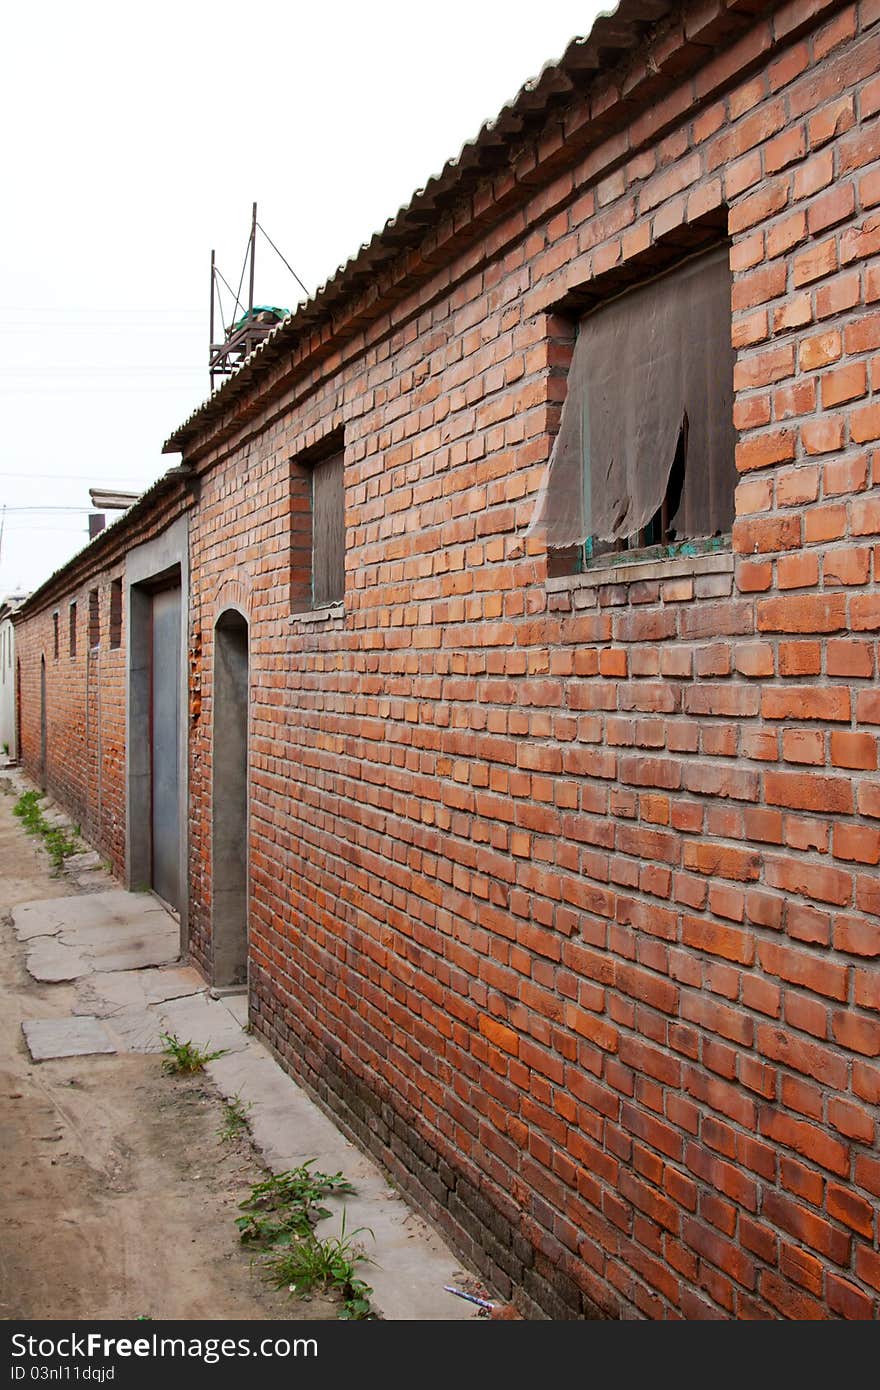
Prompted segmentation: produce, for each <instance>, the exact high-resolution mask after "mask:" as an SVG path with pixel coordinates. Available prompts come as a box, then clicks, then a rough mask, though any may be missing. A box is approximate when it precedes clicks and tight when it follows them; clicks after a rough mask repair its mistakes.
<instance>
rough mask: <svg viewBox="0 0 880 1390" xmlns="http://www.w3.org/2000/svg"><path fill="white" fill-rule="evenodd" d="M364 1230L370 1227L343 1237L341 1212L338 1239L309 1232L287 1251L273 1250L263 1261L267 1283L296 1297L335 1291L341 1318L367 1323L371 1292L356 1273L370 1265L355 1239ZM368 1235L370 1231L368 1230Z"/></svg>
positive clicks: (369, 1313) (296, 1240)
mask: <svg viewBox="0 0 880 1390" xmlns="http://www.w3.org/2000/svg"><path fill="white" fill-rule="evenodd" d="M366 1230H369V1228H368V1227H366V1226H359V1227H358V1229H357V1230H355V1231H352V1232H351V1233H350V1234H348V1235H346V1231H345V1213H344V1212H343V1214H342V1228H341V1231H340V1234H339V1235H338V1236H330V1237H327V1238H326V1239H325V1240H319V1239H318V1237H317V1236H316V1235H315V1233H314V1231H312V1232H310V1233H309V1234H308V1235H306V1236H304V1237H301V1238H299V1239H294V1240H293V1241H292V1242H291V1244H290V1245H289V1246H288V1247H287V1248H286V1249H279V1250H274V1251H273V1252H272V1253H271V1254H270V1255H268V1256H267V1257H266V1260H265V1267H266V1273H267V1277H268V1279H269V1281H270V1283H272V1284H274V1286H275V1287H276V1288H278V1289H283V1288H285V1287H286V1288H287V1289H288V1290H289V1291H290V1292H291V1293H295V1294H307V1293H311V1292H312V1291H313V1290H319V1291H320V1292H323V1293H326V1292H327V1291H328V1290H331V1289H336V1290H338V1291H339V1292H340V1293H341V1294H342V1299H343V1304H342V1312H341V1313H340V1317H341V1318H344V1319H346V1320H349V1321H354V1320H366V1319H367V1318H369V1317H370V1316H371V1311H372V1310H371V1307H370V1294H371V1293H372V1292H373V1290H372V1288H371V1287H370V1285H369V1284H367V1283H365V1282H364V1280H363V1279H359V1278H358V1277H357V1276H356V1274H355V1266H356V1265H358V1264H361V1263H364V1262H367V1263H369V1256H368V1255H367V1253H366V1251H365V1250H364V1247H363V1245H361V1244H360V1242H359V1241H358V1240H357V1239H356V1237H357V1236H359V1235H360V1234H361V1232H362V1231H366ZM369 1234H370V1235H372V1234H373V1232H372V1231H369Z"/></svg>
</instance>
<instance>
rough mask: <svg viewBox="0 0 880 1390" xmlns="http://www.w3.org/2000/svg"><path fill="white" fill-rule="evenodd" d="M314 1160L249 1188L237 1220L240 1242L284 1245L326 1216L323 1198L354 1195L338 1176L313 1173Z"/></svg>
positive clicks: (351, 1189)
mask: <svg viewBox="0 0 880 1390" xmlns="http://www.w3.org/2000/svg"><path fill="white" fill-rule="evenodd" d="M314 1161H315V1160H314V1159H309V1161H308V1162H307V1163H303V1164H301V1166H300V1167H299V1168H290V1169H288V1170H287V1172H285V1173H275V1174H273V1175H272V1176H271V1177H269V1178H266V1180H265V1181H264V1182H258V1183H256V1184H255V1185H254V1187H252V1188H251V1194H250V1196H249V1197H248V1198H246V1199H245V1201H243V1202H242V1203H240V1206H239V1210H240V1211H244V1212H247V1215H246V1216H239V1217H238V1218H237V1219H236V1223H235V1224H236V1226H237V1227H238V1234H239V1236H240V1238H241V1239H242V1240H243V1241H248V1242H249V1243H251V1244H257V1245H287V1244H289V1243H290V1241H291V1240H293V1239H294V1238H300V1237H302V1236H306V1235H309V1234H310V1233H311V1230H312V1227H313V1226H314V1225H315V1224H316V1222H318V1221H320V1220H322V1218H323V1217H325V1216H329V1215H330V1212H329V1210H328V1208H327V1207H325V1206H323V1205H322V1203H323V1199H324V1198H325V1197H329V1196H330V1195H331V1194H335V1195H337V1196H342V1195H347V1194H349V1193H352V1192H354V1188H353V1187H352V1185H351V1183H350V1182H349V1181H348V1179H347V1178H344V1177H343V1176H342V1174H341V1173H332V1174H331V1173H313V1172H312V1171H311V1167H312V1164H313V1163H314Z"/></svg>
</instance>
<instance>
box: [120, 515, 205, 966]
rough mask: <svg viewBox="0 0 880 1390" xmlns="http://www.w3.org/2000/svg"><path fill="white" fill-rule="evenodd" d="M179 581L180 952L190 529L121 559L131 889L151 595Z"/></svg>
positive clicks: (145, 875) (185, 853) (141, 800)
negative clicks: (159, 588)
mask: <svg viewBox="0 0 880 1390" xmlns="http://www.w3.org/2000/svg"><path fill="white" fill-rule="evenodd" d="M172 578H174V579H175V580H176V579H179V583H180V675H179V678H180V740H179V744H178V789H179V807H180V814H179V824H180V876H179V881H180V907H179V915H180V948H181V952H182V953H184V954H185V953H186V952H187V951H188V949H189V720H188V717H187V712H188V710H189V668H188V659H187V658H188V635H189V608H190V574H189V524H188V518H187V517H185V516H182V517H179V518H178V520H177V521H175V522H174V523H173V524H172V525H171V526H169V527H168V528H167V530H165V531H163V532H162V533H161V535H159V536H157V537H156V539H155V540H152V541H146V542H145V543H144V544H143V545H139V546H135V547H134V548H133V549H132V550H130V551H129V552H128V554H127V555H126V558H125V608H124V611H125V615H126V621H125V672H126V702H125V703H126V710H125V715H126V737H125V802H126V808H125V809H126V817H125V876H126V885H127V887H129V888H131V889H138V888H143V887H148V886H150V884H151V877H152V872H151V846H150V814H149V806H150V803H149V796H150V745H149V698H150V693H149V679H150V672H149V648H150V645H151V644H149V643H148V642H147V633H148V631H149V610H150V605H151V595H152V591H153V590H154V589H156V588H157V587H161V585H162V584H163V583H166V582H168V581H169V580H170V579H172Z"/></svg>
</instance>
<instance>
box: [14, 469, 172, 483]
mask: <svg viewBox="0 0 880 1390" xmlns="http://www.w3.org/2000/svg"><path fill="white" fill-rule="evenodd" d="M103 476H104V482H105V483H138V484H139V485H140V486H142V487H148V486H149V482H152V481H155V480H154V479H152V478H151V479H150V480H149V482H144V480H143V478H134V477H126V478H118V477H112V478H111V477H108V476H107V475H106V474H104V475H103ZM0 478H48V479H49V480H51V481H53V482H56V483H91V484H92V487H100V486H101V484H100V483H96V482H95V475H94V473H31V472H22V473H0Z"/></svg>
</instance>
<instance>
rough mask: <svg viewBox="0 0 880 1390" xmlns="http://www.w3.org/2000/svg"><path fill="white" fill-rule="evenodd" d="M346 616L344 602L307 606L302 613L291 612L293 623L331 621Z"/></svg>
mask: <svg viewBox="0 0 880 1390" xmlns="http://www.w3.org/2000/svg"><path fill="white" fill-rule="evenodd" d="M344 617H345V604H344V603H328V604H325V605H324V607H323V608H306V609H304V610H303V612H302V613H291V615H290V618H289V620H288V621H289V622H291V623H307V624H311V623H330V622H332V621H333V619H334V618H344Z"/></svg>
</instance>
